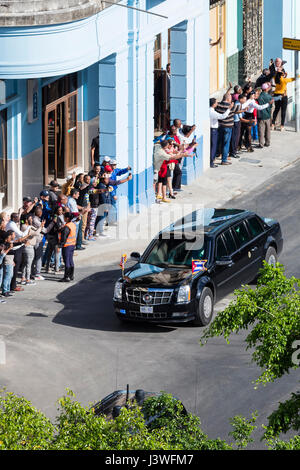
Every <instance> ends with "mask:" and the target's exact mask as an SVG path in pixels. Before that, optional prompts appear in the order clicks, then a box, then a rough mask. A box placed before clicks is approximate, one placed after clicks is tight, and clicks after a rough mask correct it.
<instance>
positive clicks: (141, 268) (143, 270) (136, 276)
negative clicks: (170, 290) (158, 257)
mask: <svg viewBox="0 0 300 470" xmlns="http://www.w3.org/2000/svg"><path fill="white" fill-rule="evenodd" d="M191 277H192V269H191V268H185V267H182V268H173V267H172V268H160V267H158V266H154V265H152V264H144V263H138V264H136V265H135V266H133V268H131V269H130V271H128V272H127V273H126V276H125V281H126V282H127V284H129V285H133V286H136V285H140V286H142V285H143V286H144V285H146V286H147V287H151V286H162V287H170V286H176V285H178V284H181V283H182V282H183V281H184V280H189V279H190V278H191Z"/></svg>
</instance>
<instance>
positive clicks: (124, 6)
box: [101, 0, 168, 19]
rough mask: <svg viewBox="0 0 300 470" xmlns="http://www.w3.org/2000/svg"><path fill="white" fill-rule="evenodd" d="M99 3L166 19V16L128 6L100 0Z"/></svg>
mask: <svg viewBox="0 0 300 470" xmlns="http://www.w3.org/2000/svg"><path fill="white" fill-rule="evenodd" d="M101 3H109V4H110V5H116V6H119V7H123V8H129V9H130V10H136V11H140V12H141V13H147V14H148V15H153V16H159V17H160V18H165V19H168V17H167V16H164V15H159V14H158V13H152V11H147V10H142V9H141V8H136V7H132V6H129V5H122V3H115V2H108V1H107V0H101Z"/></svg>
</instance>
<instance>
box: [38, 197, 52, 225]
mask: <svg viewBox="0 0 300 470" xmlns="http://www.w3.org/2000/svg"><path fill="white" fill-rule="evenodd" d="M49 200H50V194H49V191H47V190H46V189H44V190H43V191H41V192H40V201H41V205H42V209H43V215H42V220H45V227H47V226H48V225H49V224H50V221H51V217H52V208H51V206H50V202H49Z"/></svg>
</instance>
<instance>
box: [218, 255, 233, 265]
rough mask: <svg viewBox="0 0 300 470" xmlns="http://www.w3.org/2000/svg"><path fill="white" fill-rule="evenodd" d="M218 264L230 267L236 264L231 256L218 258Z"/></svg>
mask: <svg viewBox="0 0 300 470" xmlns="http://www.w3.org/2000/svg"><path fill="white" fill-rule="evenodd" d="M216 265H217V266H228V267H231V266H233V265H234V263H233V261H232V259H231V258H230V256H222V258H221V259H219V260H217V261H216Z"/></svg>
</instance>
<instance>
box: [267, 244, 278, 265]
mask: <svg viewBox="0 0 300 470" xmlns="http://www.w3.org/2000/svg"><path fill="white" fill-rule="evenodd" d="M265 261H266V262H267V263H268V264H269V265H270V266H273V267H274V268H275V267H276V263H277V262H278V255H277V251H276V250H275V248H274V247H273V246H269V248H268V249H267V253H266V256H265Z"/></svg>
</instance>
